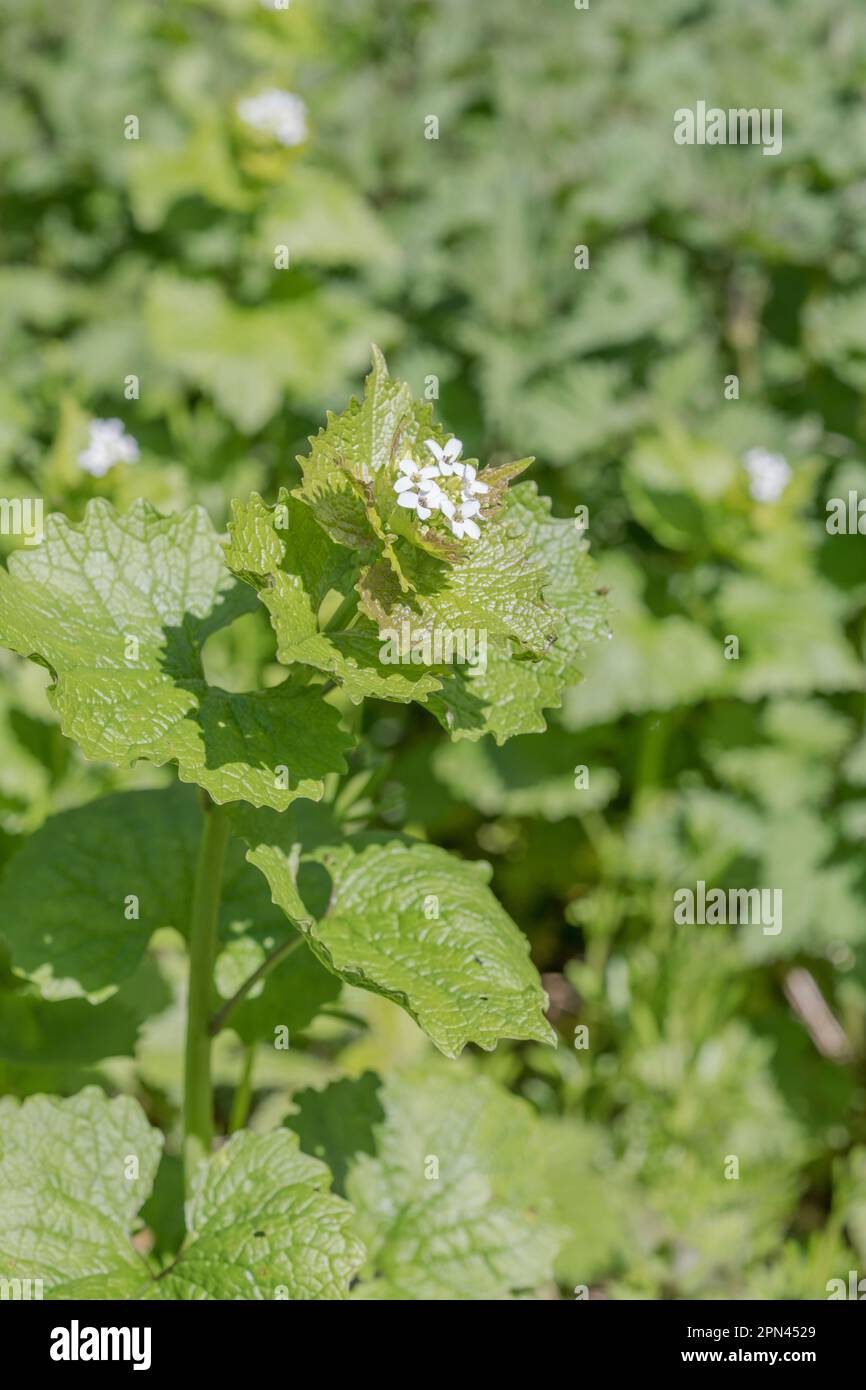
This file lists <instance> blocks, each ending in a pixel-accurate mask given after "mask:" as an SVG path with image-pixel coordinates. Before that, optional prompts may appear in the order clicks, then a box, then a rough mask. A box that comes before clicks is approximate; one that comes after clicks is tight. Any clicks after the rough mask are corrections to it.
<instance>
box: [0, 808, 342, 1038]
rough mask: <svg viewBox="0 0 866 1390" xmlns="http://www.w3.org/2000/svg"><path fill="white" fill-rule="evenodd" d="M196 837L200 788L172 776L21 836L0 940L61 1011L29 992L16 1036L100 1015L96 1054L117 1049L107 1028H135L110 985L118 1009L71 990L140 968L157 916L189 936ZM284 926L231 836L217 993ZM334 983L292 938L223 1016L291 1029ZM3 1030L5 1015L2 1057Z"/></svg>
mask: <svg viewBox="0 0 866 1390" xmlns="http://www.w3.org/2000/svg"><path fill="white" fill-rule="evenodd" d="M200 836H201V810H200V808H199V806H198V804H197V798H196V796H195V793H194V792H193V791H192V789H191V788H188V787H182V786H178V785H174V786H172V787H168V788H166V789H164V790H161V791H143V792H119V793H117V794H115V795H112V796H105V797H102V798H100V799H99V800H97V801H93V802H89V803H88V804H87V805H85V806H80V807H77V808H76V809H75V810H71V811H63V812H61V813H60V814H59V815H57V816H52V817H51V818H50V819H49V820H47V821H46V822H45V824H44V825H43V826H41V827H40V829H39V830H37V831H36V832H35V833H34V834H33V835H31V836H29V837H28V838H27V839H26V840H25V841H24V843H23V845H22V847H21V849H20V850H19V851H18V853H17V854H16V855H15V856H14V857H13V858H12V860H11V861H10V863H9V865H8V866H7V867H6V869H5V871H4V875H3V878H2V880H0V920H2V921H3V924H4V938H5V940H6V941H7V942H8V944H9V947H10V951H11V956H12V964H13V966H14V968H15V970H16V972H17V973H18V974H19V975H21V976H23V977H25V978H26V979H28V980H31V981H32V982H33V983H34V984H35V985H36V986H37V987H38V989H39V991H40V992H41V994H42V995H43V997H44V998H45V999H47V1000H51V1001H60V1000H65V1001H67V1007H66V1011H65V1013H64V1012H63V1011H61V1013H60V1014H58V1015H56V1016H55V1015H54V1014H52V1012H51V1010H52V1009H57V1008H58V1007H59V1005H58V1003H57V1002H53V1003H52V1004H50V1005H46V1006H45V1013H44V1016H43V1012H41V1011H40V1010H38V1008H37V1001H35V1000H29V999H26V998H22V999H20V1000H15V1001H14V1002H13V1003H12V1004H10V1008H13V1009H14V1010H17V1014H18V1015H20V1023H21V1026H22V1028H23V1027H24V1024H25V1019H26V1020H27V1027H26V1031H25V1033H24V1037H28V1038H30V1039H31V1043H32V1047H34V1048H42V1047H44V1045H45V1044H46V1043H47V1042H48V1041H49V1039H50V1037H53V1036H55V1035H56V1032H57V1029H58V1028H59V1026H60V1019H61V1018H62V1017H67V1018H68V1019H69V1021H70V1026H72V1022H73V1020H76V1019H77V1020H78V1021H79V1022H82V1021H86V1024H87V1026H86V1033H87V1035H88V1037H91V1036H92V1035H93V1034H94V1032H95V1030H97V1029H98V1028H99V1027H100V1025H101V1026H102V1028H103V1029H106V1030H107V1035H106V1049H105V1051H102V1052H101V1053H100V1054H99V1055H100V1056H111V1055H112V1052H111V1046H112V1042H111V1039H112V1038H114V1039H115V1042H117V1041H119V1040H120V1039H121V1038H124V1037H126V1036H127V1034H128V1030H129V1028H130V1026H131V1021H126V1016H125V1014H124V1013H123V1012H122V1010H121V1001H120V999H119V997H118V1001H117V1007H115V1008H110V1007H109V1005H108V1004H100V1006H99V1010H98V1011H97V1012H96V1013H95V1014H92V1013H91V1006H90V1004H86V1005H84V1006H83V1008H82V1006H81V1005H80V1003H79V1002H78V1001H76V1002H75V1006H74V1007H73V1001H74V1000H75V998H76V996H80V995H84V996H86V997H87V998H88V999H90V1000H92V1001H98V1000H101V999H104V998H105V997H106V995H108V994H111V993H112V991H113V990H114V989H115V988H116V987H117V986H118V985H120V984H122V982H123V981H124V980H127V979H129V977H130V976H133V980H135V979H137V978H138V975H139V974H140V971H141V962H142V958H143V956H144V953H145V951H146V950H147V946H148V943H149V941H150V938H151V936H152V935H153V933H154V931H156V930H157V928H159V927H167V926H171V927H175V928H176V929H177V930H178V931H179V932H181V933H182V934H184V935H185V934H186V930H187V923H188V921H189V915H190V906H191V896H192V877H193V872H194V867H195V862H196V854H197V851H198V843H199V839H200ZM133 899H134V902H133ZM130 913H132V914H133V915H129V914H130ZM136 913H137V915H135V914H136ZM293 936H296V933H295V932H294V931H293V929H292V928H291V927H290V926H289V924H288V922H287V921H286V917H285V913H284V912H283V911H282V910H281V909H280V908H278V907H276V906H275V905H274V903H273V902H272V901H271V897H270V894H269V893H268V890H267V885H266V884H265V882H264V880H263V879H262V877H261V874H259V873H256V872H255V871H254V870H253V869H252V868H251V867H250V865H249V864H248V863H247V861H246V859H245V857H244V847H243V845H242V844H241V842H240V841H239V840H233V841H231V842H230V844H229V846H228V850H227V852H226V862H225V868H224V872H223V888H222V898H221V903H220V938H221V941H222V943H223V946H222V950H221V952H220V954H219V956H218V957H217V962H216V971H215V980H216V986H217V996H215V1000H214V1003H215V1005H217V1004H218V1003H219V1002H220V999H222V1000H225V999H227V998H230V997H231V996H232V995H233V994H234V993H235V991H236V990H237V989H238V988H239V987H240V986H241V984H242V983H243V982H244V980H245V979H246V978H247V977H248V976H249V975H251V974H252V973H253V971H254V970H256V969H257V968H258V967H259V966H260V965H261V964H262V963H263V961H264V960H265V958H266V957H267V956H268V955H269V954H270V953H271V952H272V951H274V950H276V949H277V947H279V946H281V945H282V944H283V943H284V942H286V941H288V940H290V939H291V938H292V937H293ZM133 972H136V973H135V975H133ZM131 984H132V981H130V985H131ZM338 992H339V982H338V981H337V980H335V978H334V976H333V974H331V972H329V971H328V970H326V969H325V968H324V967H323V966H322V965H321V964H320V963H319V961H317V960H316V958H315V957H314V956H313V955H312V954H311V952H310V951H309V950H308V949H307V947H306V946H305V945H301V947H300V949H299V950H298V951H295V952H293V954H292V955H291V956H290V957H288V958H287V959H286V960H284V961H283V962H282V963H281V964H280V965H279V966H278V967H277V968H276V969H275V970H274V971H273V972H272V973H271V974H270V975H269V976H268V977H267V979H266V980H265V981H264V982H263V983H260V984H257V985H255V986H254V987H253V990H252V991H251V992H250V994H249V995H248V996H247V997H246V999H244V1000H243V1001H242V1002H241V1004H240V1005H239V1006H238V1007H237V1008H236V1009H235V1011H234V1012H233V1013H232V1015H231V1027H232V1028H233V1029H234V1030H235V1032H237V1033H238V1034H239V1036H240V1037H242V1038H243V1039H244V1040H245V1041H254V1040H256V1039H258V1038H261V1037H264V1036H267V1035H268V1034H272V1032H273V1028H274V1026H275V1025H276V1024H278V1023H279V1024H284V1025H285V1026H286V1027H288V1028H289V1029H290V1030H291V1031H292V1032H295V1031H298V1030H300V1029H301V1028H303V1027H305V1026H306V1025H307V1024H308V1023H309V1022H310V1021H311V1019H312V1018H314V1017H315V1015H316V1013H317V1012H318V1010H319V1008H320V1007H321V1005H322V1004H324V1003H326V1002H328V1001H330V1000H332V999H334V998H336V996H337V994H338ZM136 994H137V995H140V994H141V985H140V984H139V985H138V988H137V991H133V992H132V993H131V995H130V991H129V987H127V990H126V991H125V992H124V999H125V1000H126V1001H127V1002H126V1008H127V1009H128V1008H129V1003H130V1001H134V1000H135V998H136ZM114 1002H115V1001H111V1003H112V1004H114ZM106 1010H108V1013H107V1014H106V1012H105V1011H106ZM154 1012H156V1009H154ZM112 1021H113V1023H112ZM109 1024H112V1026H111V1028H109V1027H108V1025H109ZM49 1029H50V1032H46V1030H49ZM4 1031H5V1030H4V1029H3V1027H2V1026H0V1055H3V1046H4V1043H3V1038H4ZM40 1039H42V1041H40ZM19 1043H22V1045H23V1041H22V1039H21V1038H19ZM8 1045H9V1046H11V1041H10V1043H9V1044H8ZM119 1050H121V1051H123V1050H124V1048H120V1049H119ZM61 1055H62V1054H61Z"/></svg>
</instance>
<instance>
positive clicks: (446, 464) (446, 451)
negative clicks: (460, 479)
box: [424, 439, 463, 478]
mask: <svg viewBox="0 0 866 1390" xmlns="http://www.w3.org/2000/svg"><path fill="white" fill-rule="evenodd" d="M424 443H425V444H426V445H427V448H428V449H429V450H430V452H431V454H432V455H433V457H434V458H435V460H436V462H437V464H438V465H439V471H440V472H441V474H442V476H443V478H448V477H450V475H451V474H452V473H457V471H458V468H459V470H460V472H462V471H463V464H459V465H457V464H456V460H457V459H459V457H460V455H461V454H462V452H463V444H462V442H461V440H459V439H449V440H448V443H447V444H446V445H444V447H443V446H442V445H440V444H437V443H436V440H435V439H425V441H424Z"/></svg>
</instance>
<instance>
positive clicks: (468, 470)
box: [462, 463, 490, 497]
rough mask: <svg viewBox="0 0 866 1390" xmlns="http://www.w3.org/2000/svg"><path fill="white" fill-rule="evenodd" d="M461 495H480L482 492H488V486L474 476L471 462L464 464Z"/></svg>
mask: <svg viewBox="0 0 866 1390" xmlns="http://www.w3.org/2000/svg"><path fill="white" fill-rule="evenodd" d="M462 476H463V495H464V497H465V496H466V495H467V493H468V494H469V496H470V497H472V496H476V495H477V496H480V495H481V494H482V493H484V492H489V491H490V488H489V487H488V486H487V484H486V483H479V482H477V481H476V478H475V469H474V467H473V466H472V464H471V463H467V464H464V468H463V475H462Z"/></svg>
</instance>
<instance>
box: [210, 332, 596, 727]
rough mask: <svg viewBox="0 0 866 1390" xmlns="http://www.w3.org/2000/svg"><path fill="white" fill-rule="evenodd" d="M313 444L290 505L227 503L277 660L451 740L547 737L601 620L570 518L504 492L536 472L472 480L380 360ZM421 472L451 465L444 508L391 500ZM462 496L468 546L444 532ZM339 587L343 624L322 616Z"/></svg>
mask: <svg viewBox="0 0 866 1390" xmlns="http://www.w3.org/2000/svg"><path fill="white" fill-rule="evenodd" d="M311 444H312V451H311V454H310V456H309V458H308V459H306V460H301V464H302V468H303V472H304V481H303V484H302V486H301V487H300V488H299V489H297V491H296V492H295V493H294V494H289V493H288V492H287V491H286V490H285V489H283V490H282V491H281V493H280V496H279V500H278V502H277V503H276V504H275V506H268V505H266V504H265V503H264V502H263V501H262V499H261V498H260V497H258V496H257V495H255V494H254V495H253V496H252V497H251V498H250V499H249V501H248V502H247V503H246V504H241V503H235V504H234V506H233V510H234V515H233V521H232V525H231V528H230V537H231V539H230V543H229V545H228V547H227V549H226V558H227V561H228V564H229V567H230V569H231V570H232V571H233V572H234V574H236V575H237V576H238V577H239V578H241V579H243V580H245V581H246V582H247V583H248V584H251V585H252V586H253V587H254V588H255V589H256V590H257V591H258V593H259V598H260V600H261V602H262V603H263V604H264V605H265V607H266V608H267V610H268V613H269V615H270V618H271V623H272V626H273V628H274V631H275V633H276V637H277V655H278V658H279V660H280V661H282V662H284V663H286V664H292V663H294V662H300V663H302V664H307V665H311V666H314V667H315V668H316V669H318V670H320V671H322V672H324V673H326V674H328V675H329V676H331V677H332V678H333V679H334V680H337V681H339V682H340V683H341V684H343V685H344V686H345V688H346V690H347V692H348V694H349V696H350V698H351V699H352V700H354V701H355V702H356V703H357V702H359V701H360V700H362V699H363V698H365V697H367V696H374V697H377V698H382V699H392V700H398V701H409V700H417V701H419V702H420V703H422V704H427V705H428V706H429V708H430V710H431V712H432V713H433V714H434V715H435V716H436V717H437V718H438V719H439V721H440V722H441V723H442V724H443V725H444V727H445V728H446V729H447V730H448V731H449V733H451V735H452V737H454V738H458V739H459V738H469V739H477V738H480V737H481V736H482V735H483V734H485V733H492V734H493V735H494V736H495V738H496V739H497V741H498V742H500V743H501V742H504V741H505V740H506V739H507V738H510V737H511V736H512V735H514V734H520V733H534V732H540V731H543V730H544V729H545V728H546V723H545V719H544V713H543V711H544V710H545V709H548V708H551V707H554V706H558V705H559V704H560V703H561V692H562V689H563V686H564V685H565V684H567V683H573V682H575V681H577V680H579V679H580V676H581V670H580V660H581V656H582V652H583V648H584V647H585V645H586V644H587V643H589V642H590V641H592V640H594V639H595V638H597V637H598V636H600V635H601V633H602V632H603V631H605V619H604V607H603V603H602V599H601V595H600V593H599V591H598V588H597V585H596V584H595V566H594V563H593V561H592V560H591V559H590V557H589V555H588V553H587V545H586V542H585V541H584V540H583V539H582V538H581V536H580V533H579V532H578V531H577V530H576V528H575V525H574V522H573V520H558V519H555V518H553V517H552V516H551V515H550V504H549V503H548V502H547V501H546V499H543V498H540V497H539V496H538V494H537V492H536V489H535V486H534V485H533V484H522V485H520V486H518V487H516V488H509V484H510V483H511V482H512V481H513V479H514V478H515V477H517V475H518V474H519V473H521V472H522V471H523V470H524V469H525V468H526V467H527V466H528V464H529V463H531V461H532V460H531V459H521V460H519V461H517V462H513V463H511V462H505V463H500V464H496V465H493V466H491V467H489V468H486V469H484V470H483V471H482V472H481V473H480V474H478V475H477V477H476V473H475V467H474V464H472V461H471V460H461V459H459V454H460V451H461V446H460V443H459V441H457V440H454V439H450V440H447V439H446V438H445V436H444V435H443V434H442V433H441V431H437V428H436V427H435V426H434V425H433V423H432V417H431V411H430V406H429V405H428V404H420V403H418V402H415V401H413V399H412V395H411V392H410V390H409V387H408V386H406V385H405V383H403V382H400V381H397V380H395V379H393V378H392V377H390V376H389V375H388V371H387V367H386V365H385V361H384V359H383V357H382V355H381V353H379V351H378V350H377V349H374V361H373V370H372V372H371V373H370V375H369V377H368V378H367V382H366V389H365V393H364V396H363V399H361V400H360V401H359V400H352V402H351V403H350V405H349V407H348V408H347V410H345V411H344V412H343V414H342V415H339V416H333V415H331V416H329V417H328V423H327V425H326V427H325V428H324V429H323V430H321V431H320V433H319V435H317V436H316V438H315V439H313V440H312V441H311ZM470 465H471V468H470ZM424 467H427V468H428V469H430V470H431V471H432V472H436V471H437V470H438V469H440V468H441V469H443V470H445V471H444V472H439V473H438V474H437V481H436V484H435V486H436V487H437V488H438V489H439V490H440V494H441V496H440V501H439V502H438V503H436V504H435V505H432V504H431V506H430V507H428V508H426V512H425V509H424V508H422V509H421V510H419V509H418V508H417V507H415V509H412V508H411V507H404V506H401V505H400V500H401V499H402V500H404V501H405V499H406V496H407V490H408V493H411V491H412V489H413V488H420V487H421V485H422V482H423V480H421V481H419V479H420V472H419V470H421V469H422V468H424ZM407 468H408V469H409V474H411V478H414V480H415V481H414V482H413V481H411V479H410V476H409V474H407V473H406V472H405V469H407ZM467 468H470V471H469V472H466V469H467ZM455 470H461V471H460V472H459V473H458V472H456V471H455ZM428 481H429V480H428ZM424 485H425V486H426V484H424ZM431 486H432V484H431ZM398 487H402V491H400V492H399V493H398V490H397V489H398ZM465 488H469V489H470V491H471V489H475V490H476V491H477V493H478V496H477V497H475V495H474V492H473V493H472V495H471V496H470V494H469V493H464V491H463V489H465ZM449 490H450V491H449ZM452 494H453V495H452ZM419 495H420V494H419ZM466 498H468V499H469V501H471V502H472V505H473V506H474V507H475V508H476V509H478V510H477V511H476V515H477V517H478V521H477V522H475V521H471V520H470V521H469V522H468V523H463V522H462V521H461V522H460V525H464V524H469V525H471V526H472V527H474V534H473V535H469V534H468V533H467V534H465V535H462V536H459V537H458V535H457V534H456V533H455V534H452V533H451V530H449V527H450V526H451V525H452V523H453V525H455V526H457V524H458V523H457V521H455V517H456V516H457V513H455V511H454V508H455V506H462V505H463V501H465V500H466ZM449 499H450V500H449ZM461 499H463V501H462V500H461ZM415 500H416V501H417V500H418V499H417V498H416V499H415ZM428 500H429V498H428ZM448 508H450V512H449V511H448ZM422 513H424V514H422ZM449 518H450V519H449ZM458 530H459V526H458ZM332 591H334V592H335V593H337V594H338V595H340V596H341V599H342V602H341V603H340V605H339V607H338V608H337V609H336V610H331V611H332V613H333V612H334V611H335V612H336V614H337V615H338V616H339V618H340V624H339V625H338V626H337V627H336V630H331V627H330V626H329V624H328V622H324V623H323V621H322V619H323V613H324V612H325V611H326V609H327V600H328V597H329V595H330V594H331V592H332ZM354 591H356V592H357V595H358V599H357V603H356V602H355V597H354ZM346 614H348V616H347V617H346V616H345V615H346Z"/></svg>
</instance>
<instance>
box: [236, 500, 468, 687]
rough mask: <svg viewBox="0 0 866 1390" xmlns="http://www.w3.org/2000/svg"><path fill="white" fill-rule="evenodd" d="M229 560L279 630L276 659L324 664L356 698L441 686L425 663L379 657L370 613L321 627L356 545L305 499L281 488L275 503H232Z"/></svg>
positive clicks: (349, 578)
mask: <svg viewBox="0 0 866 1390" xmlns="http://www.w3.org/2000/svg"><path fill="white" fill-rule="evenodd" d="M229 538H230V540H229V545H228V546H227V547H226V560H227V563H228V565H229V568H230V569H231V570H232V571H233V573H235V574H236V575H238V577H239V578H241V579H244V580H245V581H246V582H247V583H248V584H251V585H252V586H253V587H254V588H255V589H257V590H258V593H259V598H260V600H261V602H262V603H263V604H264V606H265V608H266V609H267V610H268V614H269V616H270V620H271V624H272V626H273V629H274V632H275V634H276V638H277V659H278V660H279V661H281V662H283V663H284V664H285V665H287V666H288V665H291V664H292V663H293V662H301V663H302V664H304V665H308V666H313V667H315V668H316V669H317V670H319V671H323V672H326V673H327V674H328V675H330V676H332V677H333V678H334V679H335V680H337V681H339V682H340V684H341V685H343V686H344V687H345V689H346V691H347V693H348V695H349V697H350V698H351V699H352V700H353V701H354V702H355V703H356V704H357V703H358V702H359V701H361V700H362V699H364V698H365V697H368V696H375V697H376V698H378V699H382V700H398V701H408V700H414V699H420V698H423V696H424V695H425V694H427V693H428V692H429V691H431V690H438V689H439V686H440V684H441V682H440V681H439V680H438V679H437V677H436V676H435V675H434V674H432V673H431V672H428V671H421V672H413V670H412V667H411V666H410V667H408V668H407V667H400V666H396V667H395V666H391V665H389V664H388V663H387V662H385V661H383V659H382V655H381V653H382V647H383V644H382V640H381V639H380V637H379V633H378V630H377V629H376V627H375V626H374V624H373V623H371V622H369V620H367V619H361V621H360V622H358V621H357V619H355V620H354V621H352V626H351V628H350V627H349V626H348V624H346V626H345V627H343V628H340V629H338V630H336V631H331V630H330V629H328V628H326V627H323V626H322V624H321V622H320V617H319V610H320V606H321V604H322V601H323V600H324V599H325V598H326V597H327V595H328V594H329V592H330V591H331V590H334V589H335V590H337V591H340V592H342V593H344V594H351V592H352V588H353V586H354V585H355V583H356V581H357V579H358V577H359V574H360V566H359V563H358V557H357V555H356V554H355V553H353V552H349V551H347V550H345V549H344V548H343V547H342V546H339V545H337V544H336V543H335V542H334V541H333V540H331V538H330V536H329V535H328V533H327V532H326V531H325V530H323V529H322V527H321V526H320V525H319V523H318V522H317V521H316V519H315V515H314V512H313V510H312V508H311V507H310V506H308V505H307V504H306V503H304V502H302V501H300V500H299V499H298V498H295V497H292V496H291V495H290V494H289V493H288V492H287V491H286V490H285V488H283V489H281V490H280V495H279V500H278V502H277V503H276V505H275V506H268V505H267V504H266V503H265V502H263V501H262V499H261V497H259V496H258V494H256V493H253V495H252V496H251V497H250V499H249V501H248V502H247V503H242V502H233V503H232V522H231V525H230V527H229Z"/></svg>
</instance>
